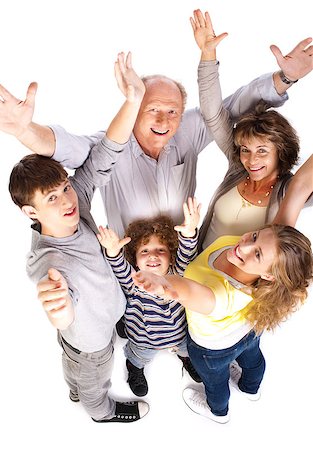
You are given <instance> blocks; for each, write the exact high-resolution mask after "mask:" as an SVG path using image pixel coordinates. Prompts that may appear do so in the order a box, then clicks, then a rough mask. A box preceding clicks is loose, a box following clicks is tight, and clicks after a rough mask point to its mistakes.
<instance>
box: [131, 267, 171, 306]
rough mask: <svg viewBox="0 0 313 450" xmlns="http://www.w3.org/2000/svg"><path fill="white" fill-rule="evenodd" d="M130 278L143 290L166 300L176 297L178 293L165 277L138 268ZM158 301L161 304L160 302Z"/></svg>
mask: <svg viewBox="0 0 313 450" xmlns="http://www.w3.org/2000/svg"><path fill="white" fill-rule="evenodd" d="M132 278H133V281H134V283H135V285H136V286H138V287H139V289H141V290H143V291H146V292H149V293H150V294H154V295H157V296H158V297H161V298H163V299H164V300H167V301H168V300H173V299H177V298H178V293H177V292H176V290H175V289H174V288H173V286H172V285H171V283H170V282H169V281H167V280H166V278H165V277H162V276H160V275H156V274H155V273H151V272H146V271H144V270H140V271H139V272H134V273H132ZM160 303H161V304H162V302H160Z"/></svg>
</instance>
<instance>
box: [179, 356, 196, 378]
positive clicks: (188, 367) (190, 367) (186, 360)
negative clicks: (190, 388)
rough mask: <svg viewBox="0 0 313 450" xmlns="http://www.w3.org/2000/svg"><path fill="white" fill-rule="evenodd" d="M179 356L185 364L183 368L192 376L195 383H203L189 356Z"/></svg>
mask: <svg viewBox="0 0 313 450" xmlns="http://www.w3.org/2000/svg"><path fill="white" fill-rule="evenodd" d="M177 356H178V358H179V359H180V360H181V362H182V363H183V368H184V369H185V370H186V371H187V372H188V373H189V375H190V376H191V378H192V379H193V381H195V382H196V383H201V382H202V380H201V378H200V376H199V375H198V372H197V371H196V369H195V368H194V367H193V365H192V364H191V361H190V358H189V357H188V356H185V357H183V356H179V355H177Z"/></svg>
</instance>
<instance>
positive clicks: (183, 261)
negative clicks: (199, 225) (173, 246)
mask: <svg viewBox="0 0 313 450" xmlns="http://www.w3.org/2000/svg"><path fill="white" fill-rule="evenodd" d="M198 237H199V232H198V230H197V232H196V234H195V236H194V237H191V238H186V237H184V236H182V234H181V233H178V249H177V253H176V260H175V265H174V268H173V272H174V273H176V274H178V275H180V276H183V274H184V272H185V269H186V267H187V266H188V264H189V263H191V261H193V260H194V259H195V257H196V256H197V245H198Z"/></svg>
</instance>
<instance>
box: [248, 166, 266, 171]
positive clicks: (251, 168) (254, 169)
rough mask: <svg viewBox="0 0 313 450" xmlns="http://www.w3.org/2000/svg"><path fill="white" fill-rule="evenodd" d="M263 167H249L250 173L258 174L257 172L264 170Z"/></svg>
mask: <svg viewBox="0 0 313 450" xmlns="http://www.w3.org/2000/svg"><path fill="white" fill-rule="evenodd" d="M264 167H265V166H262V167H249V170H250V172H258V171H259V170H262V169H264Z"/></svg>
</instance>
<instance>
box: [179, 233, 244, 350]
mask: <svg viewBox="0 0 313 450" xmlns="http://www.w3.org/2000/svg"><path fill="white" fill-rule="evenodd" d="M239 239H240V237H238V236H221V237H220V238H218V239H217V240H216V241H214V242H213V243H212V244H211V245H210V246H209V247H208V248H206V249H205V250H204V251H203V252H202V253H201V254H200V255H199V256H198V257H197V258H196V259H195V260H194V261H192V262H191V263H190V264H189V265H188V267H187V269H186V271H185V273H184V277H186V278H189V279H191V280H194V281H197V282H198V283H201V284H203V285H204V286H208V287H209V288H210V289H212V291H213V293H214V295H215V299H216V304H215V308H214V310H213V311H212V312H211V314H207V315H205V314H200V313H197V312H194V311H191V310H189V309H186V316H187V322H188V330H189V334H190V336H191V338H192V339H193V340H194V341H195V342H197V343H198V344H199V345H201V346H202V347H206V348H210V349H213V350H215V349H222V348H228V347H231V346H232V345H234V344H236V343H237V342H238V341H239V340H240V339H242V338H243V337H244V336H245V335H246V334H247V333H248V332H249V331H250V330H251V328H252V326H251V324H250V323H248V322H247V320H246V319H245V317H244V315H243V309H244V308H245V307H246V306H247V304H248V303H249V302H251V300H252V297H251V295H248V294H247V293H245V292H243V291H242V290H240V289H239V288H236V287H234V286H233V285H232V283H231V282H230V281H229V280H228V279H227V278H226V276H225V274H223V273H222V272H219V271H217V270H215V269H213V268H212V267H210V265H209V257H210V255H211V254H212V253H213V252H215V251H217V250H220V249H223V248H224V247H231V246H234V245H236V244H237V242H238V241H239ZM231 280H233V279H231ZM233 283H236V280H233ZM238 284H240V283H238Z"/></svg>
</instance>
